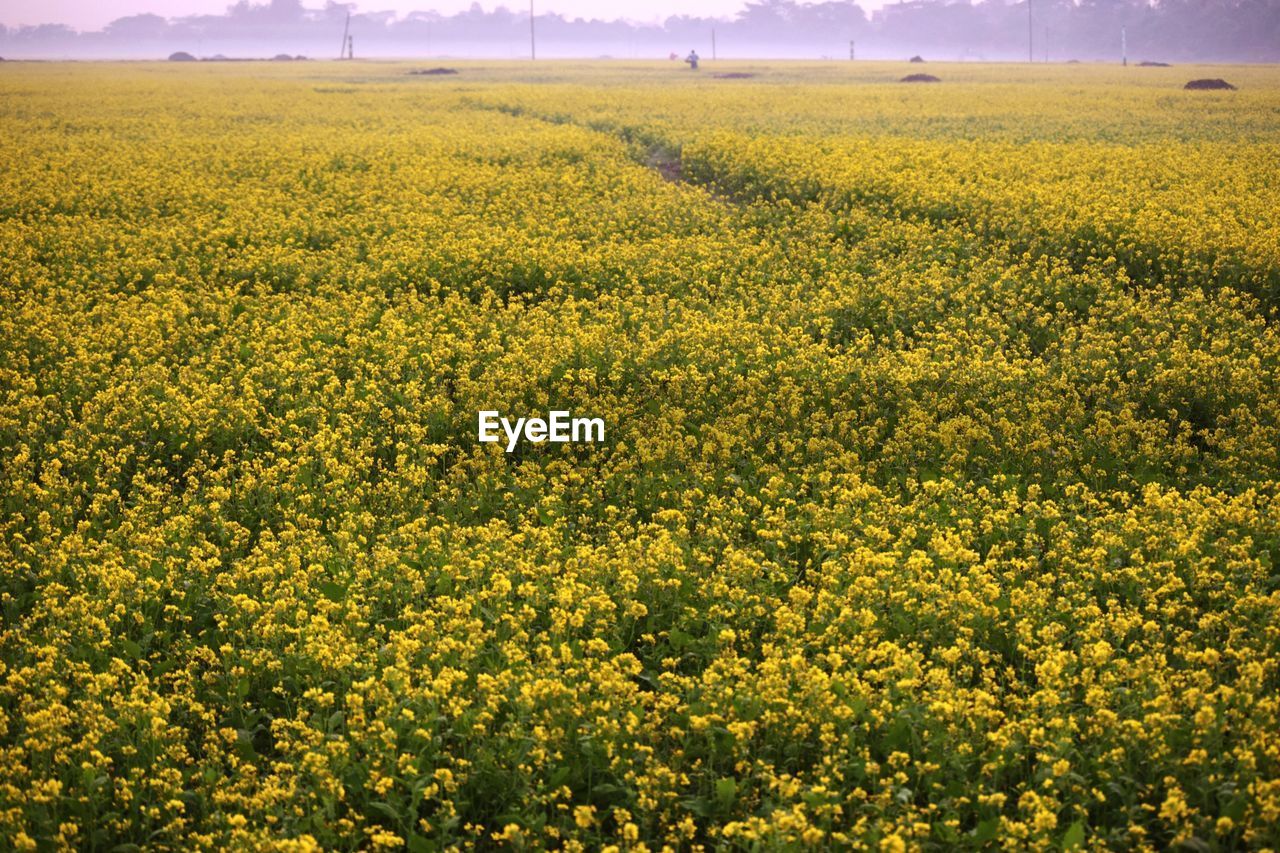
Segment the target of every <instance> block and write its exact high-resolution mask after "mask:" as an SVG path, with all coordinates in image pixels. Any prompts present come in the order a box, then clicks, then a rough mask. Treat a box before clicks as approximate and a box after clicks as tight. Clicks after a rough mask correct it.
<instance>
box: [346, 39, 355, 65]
mask: <svg viewBox="0 0 1280 853" xmlns="http://www.w3.org/2000/svg"><path fill="white" fill-rule="evenodd" d="M355 58H356V37H355V36H347V59H355Z"/></svg>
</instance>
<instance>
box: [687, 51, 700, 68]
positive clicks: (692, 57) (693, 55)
mask: <svg viewBox="0 0 1280 853" xmlns="http://www.w3.org/2000/svg"><path fill="white" fill-rule="evenodd" d="M684 61H685V62H687V63H689V68H690V69H692V70H694V71H697V70H698V52H697V51H696V50H691V51H689V55H688V56H686V57H685V58H684Z"/></svg>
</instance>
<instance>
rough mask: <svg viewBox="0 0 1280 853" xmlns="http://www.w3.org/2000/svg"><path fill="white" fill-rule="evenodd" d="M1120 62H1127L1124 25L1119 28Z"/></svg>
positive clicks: (1126, 42) (1123, 63) (1127, 54)
mask: <svg viewBox="0 0 1280 853" xmlns="http://www.w3.org/2000/svg"><path fill="white" fill-rule="evenodd" d="M1120 64H1121V65H1125V66H1127V65H1128V64H1129V40H1128V38H1127V36H1126V33H1125V31H1124V27H1121V28H1120Z"/></svg>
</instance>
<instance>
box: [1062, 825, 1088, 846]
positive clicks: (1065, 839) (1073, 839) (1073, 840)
mask: <svg viewBox="0 0 1280 853" xmlns="http://www.w3.org/2000/svg"><path fill="white" fill-rule="evenodd" d="M1081 847H1084V823H1083V822H1082V821H1076V822H1075V823H1073V824H1071V826H1069V827H1067V831H1066V832H1064V833H1062V849H1063V850H1079V849H1080V848H1081Z"/></svg>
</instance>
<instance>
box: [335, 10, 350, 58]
mask: <svg viewBox="0 0 1280 853" xmlns="http://www.w3.org/2000/svg"><path fill="white" fill-rule="evenodd" d="M350 31H351V13H350V12H348V13H347V22H346V23H345V24H343V26H342V45H341V46H340V47H339V48H338V58H339V59H341V58H342V55H343V54H344V53H346V52H347V33H348V32H350Z"/></svg>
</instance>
